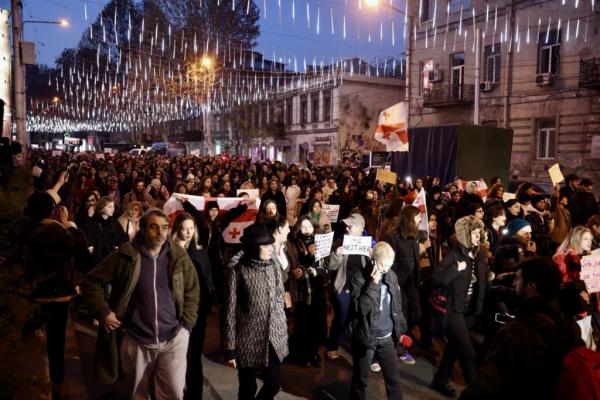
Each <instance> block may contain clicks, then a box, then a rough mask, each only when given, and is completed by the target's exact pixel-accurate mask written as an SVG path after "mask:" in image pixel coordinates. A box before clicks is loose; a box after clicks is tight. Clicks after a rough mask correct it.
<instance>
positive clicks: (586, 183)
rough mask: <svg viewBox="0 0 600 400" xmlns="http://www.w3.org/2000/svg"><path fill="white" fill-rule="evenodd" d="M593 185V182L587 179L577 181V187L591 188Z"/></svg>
mask: <svg viewBox="0 0 600 400" xmlns="http://www.w3.org/2000/svg"><path fill="white" fill-rule="evenodd" d="M593 184H594V182H592V180H591V179H589V178H583V179H582V180H580V181H579V186H592V185H593Z"/></svg>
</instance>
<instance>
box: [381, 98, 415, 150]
mask: <svg viewBox="0 0 600 400" xmlns="http://www.w3.org/2000/svg"><path fill="white" fill-rule="evenodd" d="M375 140H377V141H378V142H380V143H383V144H385V148H386V150H387V151H408V108H407V106H406V103H404V102H400V103H398V104H394V105H393V106H391V107H390V108H386V109H385V110H383V111H382V112H381V114H379V121H378V123H377V129H375Z"/></svg>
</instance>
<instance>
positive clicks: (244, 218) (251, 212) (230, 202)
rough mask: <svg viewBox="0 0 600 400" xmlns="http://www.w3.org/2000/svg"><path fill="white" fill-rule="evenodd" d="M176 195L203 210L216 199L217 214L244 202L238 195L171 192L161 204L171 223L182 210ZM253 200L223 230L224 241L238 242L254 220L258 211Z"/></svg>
mask: <svg viewBox="0 0 600 400" xmlns="http://www.w3.org/2000/svg"><path fill="white" fill-rule="evenodd" d="M177 197H184V198H186V199H187V201H189V202H190V203H191V204H192V205H193V206H194V207H196V209H197V210H198V211H204V208H205V206H206V204H207V203H208V202H209V201H216V202H217V204H219V215H222V214H225V213H226V212H227V211H229V210H231V209H232V208H235V207H237V206H239V205H240V204H242V203H243V202H244V200H243V199H241V198H240V197H217V198H205V197H204V196H191V195H187V194H180V193H173V195H172V196H171V198H170V199H169V200H167V202H166V203H165V205H164V206H163V210H164V212H165V213H166V214H167V215H168V216H169V221H170V222H171V223H172V222H173V220H175V217H176V216H177V214H179V213H181V212H182V211H184V209H183V206H182V205H181V202H180V201H179V200H177ZM258 201H259V200H255V202H254V204H251V205H249V206H248V209H247V210H246V211H244V213H243V214H242V215H240V216H239V217H237V218H236V219H234V220H233V221H231V223H230V224H229V225H227V227H226V228H225V229H224V230H223V240H225V243H240V237H241V236H242V233H243V232H244V229H246V227H247V226H249V225H252V224H253V223H254V221H255V220H256V215H257V213H258V205H257V202H258Z"/></svg>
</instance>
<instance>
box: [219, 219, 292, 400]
mask: <svg viewBox="0 0 600 400" xmlns="http://www.w3.org/2000/svg"><path fill="white" fill-rule="evenodd" d="M240 240H241V242H242V248H243V255H242V256H241V258H239V261H238V262H237V263H235V264H234V265H232V267H231V268H227V272H226V274H225V297H224V307H223V314H224V325H223V339H224V340H223V341H224V347H225V360H226V362H227V365H228V366H230V367H233V368H237V369H238V379H239V398H240V399H246V398H261V399H273V398H274V397H275V395H276V394H277V393H278V392H279V390H280V388H281V377H280V375H281V372H280V365H281V362H282V361H283V359H284V358H285V357H286V356H287V355H288V334H287V321H286V317H285V311H284V304H283V295H284V289H283V279H282V271H281V268H279V267H277V266H276V264H275V262H274V261H273V259H272V258H271V256H272V253H273V246H272V244H273V243H274V242H275V239H274V238H273V236H272V235H271V234H270V233H269V231H268V230H267V228H266V227H265V226H263V225H260V224H253V225H250V226H249V227H247V228H246V229H244V233H243V235H242V237H241V239H240ZM257 373H262V376H263V386H262V388H261V390H260V392H259V393H258V395H257V394H256V389H257V385H256V376H257Z"/></svg>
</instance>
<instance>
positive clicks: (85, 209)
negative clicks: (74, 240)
mask: <svg viewBox="0 0 600 400" xmlns="http://www.w3.org/2000/svg"><path fill="white" fill-rule="evenodd" d="M99 198H100V196H99V195H98V192H95V191H94V192H92V191H90V192H88V193H87V194H86V196H85V197H84V199H85V202H84V203H83V204H82V205H81V206H79V209H78V210H77V213H76V214H75V224H76V225H77V226H79V227H81V228H83V227H85V226H86V225H87V224H89V223H90V222H91V220H92V218H93V217H94V214H95V213H96V203H97V202H98V199H99Z"/></svg>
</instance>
